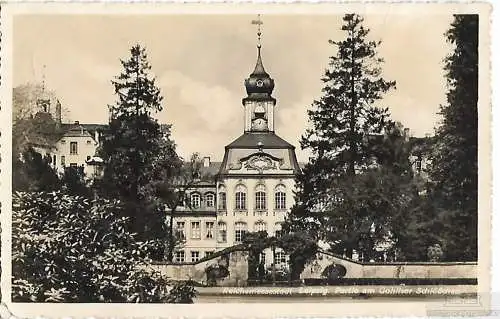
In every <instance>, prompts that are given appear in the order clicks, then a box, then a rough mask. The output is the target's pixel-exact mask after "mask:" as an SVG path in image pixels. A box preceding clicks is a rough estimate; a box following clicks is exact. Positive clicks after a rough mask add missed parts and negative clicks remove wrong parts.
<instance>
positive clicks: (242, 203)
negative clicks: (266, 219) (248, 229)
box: [234, 184, 247, 211]
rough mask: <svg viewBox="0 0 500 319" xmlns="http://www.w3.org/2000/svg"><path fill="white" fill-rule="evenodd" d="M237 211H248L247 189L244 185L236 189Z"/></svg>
mask: <svg viewBox="0 0 500 319" xmlns="http://www.w3.org/2000/svg"><path fill="white" fill-rule="evenodd" d="M234 200H235V203H234V204H235V206H234V207H235V210H240V211H241V210H246V209H247V189H246V187H245V186H244V185H241V184H240V185H238V186H236V189H235V196H234Z"/></svg>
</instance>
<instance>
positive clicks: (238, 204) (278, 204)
mask: <svg viewBox="0 0 500 319" xmlns="http://www.w3.org/2000/svg"><path fill="white" fill-rule="evenodd" d="M219 200H220V202H219V209H226V193H224V192H219ZM247 206H248V204H247V191H246V188H245V187H244V186H243V185H238V186H237V187H236V192H235V196H234V208H235V209H236V210H247ZM274 209H276V210H285V209H286V192H285V187H284V186H282V185H280V186H279V187H276V190H275V192H274ZM255 210H258V211H259V210H267V193H266V189H265V186H264V185H259V186H257V187H256V189H255Z"/></svg>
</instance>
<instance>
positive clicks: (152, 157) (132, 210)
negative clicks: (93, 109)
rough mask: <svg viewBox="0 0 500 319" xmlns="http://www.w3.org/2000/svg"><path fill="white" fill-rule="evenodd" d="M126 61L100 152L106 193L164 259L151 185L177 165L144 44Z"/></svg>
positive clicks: (161, 223)
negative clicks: (117, 200)
mask: <svg viewBox="0 0 500 319" xmlns="http://www.w3.org/2000/svg"><path fill="white" fill-rule="evenodd" d="M130 53H131V56H130V58H129V59H127V60H122V61H121V64H122V66H123V71H122V73H121V74H120V75H118V76H117V77H116V79H115V80H114V81H112V83H113V85H114V87H115V93H116V95H117V98H118V99H117V101H116V103H115V104H114V105H110V106H109V109H110V123H109V134H107V137H106V138H105V140H104V141H103V145H102V148H101V150H100V154H101V156H102V158H103V159H104V161H105V169H104V176H103V179H102V183H101V186H102V192H104V193H106V194H108V195H110V196H112V197H118V198H120V199H121V200H122V201H124V202H125V203H126V204H127V209H128V215H129V217H131V218H130V220H131V222H132V225H131V230H132V231H134V232H137V233H138V234H139V236H140V238H141V239H144V240H151V239H157V242H158V251H157V256H156V257H157V258H163V252H164V245H165V243H164V241H165V240H166V237H167V231H166V224H165V215H164V210H163V207H162V204H161V203H160V202H159V201H157V200H156V199H155V198H154V196H153V194H152V193H153V192H152V191H151V184H153V183H154V181H156V180H158V179H162V178H164V174H168V173H169V172H170V171H171V170H172V167H174V166H176V165H178V159H177V156H176V154H175V145H174V143H173V142H172V141H171V140H170V138H169V137H170V127H163V129H162V128H161V127H160V125H159V124H158V123H157V121H156V120H155V119H153V118H152V115H153V114H154V113H156V112H159V111H161V110H162V105H161V102H162V100H163V97H162V96H161V95H160V90H159V88H158V87H157V86H156V85H155V79H154V78H153V77H151V76H150V74H149V71H150V69H151V66H150V64H149V62H148V61H147V55H146V51H145V49H144V48H142V47H140V46H139V45H135V46H133V47H132V48H131V50H130Z"/></svg>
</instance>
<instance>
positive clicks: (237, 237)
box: [234, 229, 245, 242]
mask: <svg viewBox="0 0 500 319" xmlns="http://www.w3.org/2000/svg"><path fill="white" fill-rule="evenodd" d="M244 235H245V231H244V230H241V229H237V230H235V231H234V240H235V241H237V242H241V241H243V236H244Z"/></svg>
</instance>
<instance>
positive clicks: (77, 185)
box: [61, 166, 92, 197]
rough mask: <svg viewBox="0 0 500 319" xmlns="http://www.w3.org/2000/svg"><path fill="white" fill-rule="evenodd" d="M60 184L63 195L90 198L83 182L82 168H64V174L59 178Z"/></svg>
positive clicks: (87, 188) (87, 187)
mask: <svg viewBox="0 0 500 319" xmlns="http://www.w3.org/2000/svg"><path fill="white" fill-rule="evenodd" d="M61 182H62V184H63V189H64V190H65V193H67V194H70V195H81V196H85V197H90V196H91V195H92V192H91V190H90V188H89V186H88V185H87V181H86V180H85V174H84V172H83V166H80V167H65V168H64V173H63V174H62V176H61Z"/></svg>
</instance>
